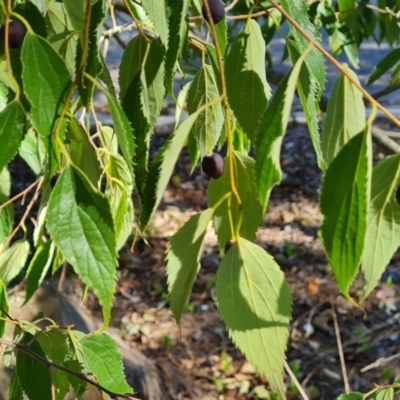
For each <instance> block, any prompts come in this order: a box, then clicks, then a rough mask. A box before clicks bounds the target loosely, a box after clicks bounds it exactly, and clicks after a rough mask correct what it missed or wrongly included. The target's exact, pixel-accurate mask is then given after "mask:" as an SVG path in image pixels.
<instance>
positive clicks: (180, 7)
mask: <svg viewBox="0 0 400 400" xmlns="http://www.w3.org/2000/svg"><path fill="white" fill-rule="evenodd" d="M190 3H191V2H190V0H180V1H176V0H168V5H169V8H170V10H171V12H170V16H169V32H170V34H169V37H168V50H167V54H166V58H165V87H166V88H167V91H168V92H169V94H171V95H173V82H174V76H175V65H176V62H177V60H178V57H179V55H180V54H181V52H182V49H183V47H184V46H185V44H186V37H187V31H188V17H187V13H188V9H189V6H190Z"/></svg>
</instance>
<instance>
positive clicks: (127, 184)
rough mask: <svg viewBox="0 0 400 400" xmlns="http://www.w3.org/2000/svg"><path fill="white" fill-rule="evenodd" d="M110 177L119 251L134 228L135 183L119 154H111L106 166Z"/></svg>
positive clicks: (110, 190)
mask: <svg viewBox="0 0 400 400" xmlns="http://www.w3.org/2000/svg"><path fill="white" fill-rule="evenodd" d="M106 171H107V174H108V177H111V182H110V181H107V192H106V194H107V195H108V196H109V198H110V207H111V213H112V215H113V219H114V229H115V235H116V244H117V247H116V249H117V250H119V249H120V248H121V247H122V246H123V245H124V244H125V243H126V240H127V239H128V237H129V236H130V235H131V234H132V227H133V220H134V215H133V202H132V191H133V181H132V176H131V174H130V171H129V167H128V165H127V164H126V162H125V160H124V159H123V158H122V157H121V156H120V155H119V154H113V153H111V154H109V159H108V163H107V165H106Z"/></svg>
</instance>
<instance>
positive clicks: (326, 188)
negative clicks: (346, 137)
mask: <svg viewBox="0 0 400 400" xmlns="http://www.w3.org/2000/svg"><path fill="white" fill-rule="evenodd" d="M371 165H372V164H371V143H370V132H369V129H365V131H364V132H361V133H359V134H358V135H356V136H354V137H353V138H352V139H350V141H349V142H347V144H346V145H345V146H344V147H343V148H342V150H341V151H340V152H339V154H338V155H337V156H336V158H335V159H334V160H333V161H332V162H331V164H330V165H329V167H328V169H327V171H326V174H325V178H324V181H323V185H322V193H321V198H320V206H321V211H322V214H323V215H324V221H323V224H322V238H323V242H324V245H325V249H326V253H327V256H328V260H329V263H330V265H331V267H332V270H333V273H334V275H335V278H336V281H337V283H338V286H339V289H340V291H341V292H342V293H343V295H345V296H346V297H349V294H348V289H349V286H350V283H351V282H352V280H353V279H354V277H355V275H356V273H357V271H358V267H359V265H360V262H361V257H362V254H363V250H364V241H365V235H366V231H367V216H368V210H369V204H370V184H371V183H370V180H371V172H372V170H371V168H372V167H371Z"/></svg>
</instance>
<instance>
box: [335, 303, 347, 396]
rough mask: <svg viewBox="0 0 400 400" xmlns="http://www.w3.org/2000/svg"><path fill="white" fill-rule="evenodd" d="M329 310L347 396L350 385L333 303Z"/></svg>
mask: <svg viewBox="0 0 400 400" xmlns="http://www.w3.org/2000/svg"><path fill="white" fill-rule="evenodd" d="M331 309H332V316H333V325H334V327H335V334H336V341H337V347H338V352H339V358H340V366H341V368H342V375H343V382H344V390H345V392H346V394H348V393H350V385H349V380H348V378H347V371H346V362H345V359H344V354H343V346H342V339H341V338H340V329H339V324H338V320H337V315H336V312H335V305H334V304H333V301H331Z"/></svg>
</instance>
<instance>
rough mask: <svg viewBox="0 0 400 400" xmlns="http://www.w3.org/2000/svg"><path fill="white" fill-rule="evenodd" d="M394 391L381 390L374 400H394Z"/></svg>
mask: <svg viewBox="0 0 400 400" xmlns="http://www.w3.org/2000/svg"><path fill="white" fill-rule="evenodd" d="M393 399H394V390H393V388H392V387H389V388H384V389H380V390H378V391H377V392H376V395H375V397H374V400H393Z"/></svg>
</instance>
